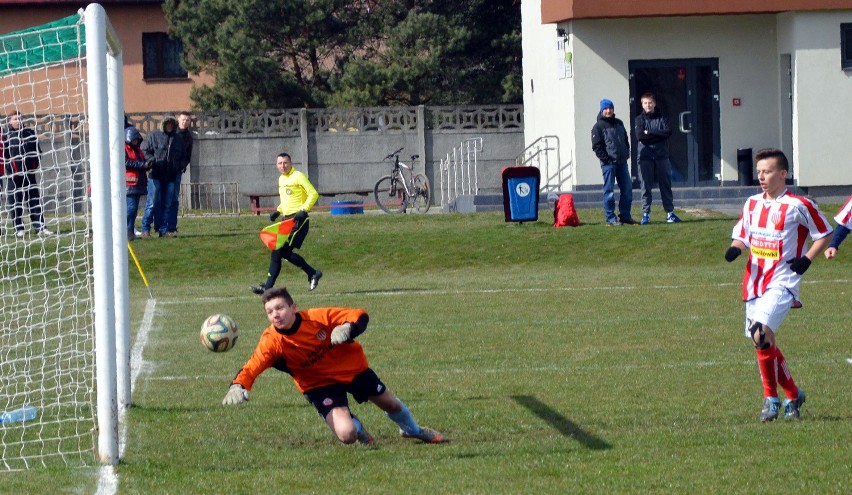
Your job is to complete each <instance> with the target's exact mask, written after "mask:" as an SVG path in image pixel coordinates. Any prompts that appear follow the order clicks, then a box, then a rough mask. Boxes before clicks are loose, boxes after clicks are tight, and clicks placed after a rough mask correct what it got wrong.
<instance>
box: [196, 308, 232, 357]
mask: <svg viewBox="0 0 852 495" xmlns="http://www.w3.org/2000/svg"><path fill="white" fill-rule="evenodd" d="M237 337H239V330H238V329H237V323H236V322H235V321H234V319H233V318H231V317H230V316H228V315H213V316H210V317H208V318H207V319H206V320H204V323H202V324H201V343H202V344H204V346H205V347H207V348H208V349H210V350H211V351H213V352H226V351H230V350H231V348H233V347H234V346H235V345H236V344H237Z"/></svg>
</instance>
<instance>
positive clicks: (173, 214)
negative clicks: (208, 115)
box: [169, 112, 192, 233]
mask: <svg viewBox="0 0 852 495" xmlns="http://www.w3.org/2000/svg"><path fill="white" fill-rule="evenodd" d="M190 124H192V119H191V118H190V115H189V112H181V113H179V114H178V131H177V132H178V134H180V135H181V137H182V138H183V143H184V153H185V154H186V165H184V167H183V169H181V171H180V172H178V174H177V176H175V178H174V180H173V181H172V184H171V186H169V187H170V188H171V189H172V198H171V205H172V207H171V209H170V210H169V225H171V228H172V231H173V232H175V233H176V232H177V222H178V218H177V217H178V209H179V208H180V184H181V181H182V179H183V174H185V173H186V167H188V166H189V163H190V161H191V160H192V132H191V131H190V130H189V126H190Z"/></svg>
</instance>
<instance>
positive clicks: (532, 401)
mask: <svg viewBox="0 0 852 495" xmlns="http://www.w3.org/2000/svg"><path fill="white" fill-rule="evenodd" d="M512 399H513V400H514V401H515V402H517V403H518V404H520V405H522V406H524V407H525V408H527V409H528V410H529V411H530V412H532V413H533V414H535V415H536V416H538V417H539V418H541V419H543V420H544V421H545V422H546V423H547V424H549V425H550V426H552V427H553V428H554V429H556V431H558V432H559V433H561V434H562V435H564V436H566V437H570V438H573V439H574V440H577V441H578V442H580V443H581V444H583V445H584V446H585V447H586V448H588V449H592V450H607V449H611V448H612V445H610V444H609V443H607V442H606V441H604V440H603V439H602V438H598V437H596V436H594V435H592V434H591V433H587V432H586V431H584V430H583V429H582V428H580V427H579V426H577V425H576V424H575V423H574V422H572V421H571V420H570V419H568V418H566V417H565V416H563V415H561V414H559V413H558V412H556V411H554V410H553V409H551V408H550V407H549V406H548V405H547V404H544V403H543V402H541V401H540V400H538V399H536V398H535V397H532V396H529V395H513V396H512Z"/></svg>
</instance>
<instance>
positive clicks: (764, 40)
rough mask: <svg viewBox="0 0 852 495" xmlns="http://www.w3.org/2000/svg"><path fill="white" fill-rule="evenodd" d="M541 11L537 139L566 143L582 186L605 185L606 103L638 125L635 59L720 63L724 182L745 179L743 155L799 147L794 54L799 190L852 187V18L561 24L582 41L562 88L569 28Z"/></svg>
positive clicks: (527, 79) (533, 112) (530, 131)
mask: <svg viewBox="0 0 852 495" xmlns="http://www.w3.org/2000/svg"><path fill="white" fill-rule="evenodd" d="M540 7H541V5H540V2H538V1H533V2H526V1H525V2H522V7H521V8H522V22H523V52H524V61H523V70H524V108H525V126H526V132H525V135H526V137H525V140H526V143H527V144H529V143H531V142H532V141H534V140H535V139H536V138H538V137H540V136H542V135H545V134H556V135H558V136H560V140H561V144H562V149H563V152H562V157H563V161H568V160H570V159H571V157H573V160H574V163H575V164H576V166H577V172H576V182H575V183H576V184H578V185H581V186H586V185H595V184H600V183H601V177H600V167H599V164H598V162H597V159H596V158H595V156H594V154H593V153H592V151H591V144H590V137H589V131H590V129H591V127H592V125H593V124H594V122H595V118H596V115H597V112H598V102H599V100H600V99H601V98H609V99H611V100H613V102H614V103H615V109H616V116H618V117H619V118H621V119H622V120H624V121H625V124H626V125H628V126H629V125H630V123H629V122H628V121H629V115H630V112H629V106H628V104H629V102H628V97H629V94H628V93H629V85H628V79H627V78H628V73H627V64H628V61H629V60H649V59H673V58H718V60H719V72H720V79H719V98H720V104H719V108H720V128H721V130H720V140H721V161H722V170H721V172H722V180H725V181H735V180H736V179H737V163H736V152H737V149H738V148H753V149H754V150H755V151H757V150H758V149H760V148H765V147H786V146H785V145H789V141H790V139H789V137H787V136H784V135H783V134H784V133H785V132H786V131H785V130H784V129H785V126H782V123H781V118H782V111H781V108H782V105H784V104H789V103H788V102H789V100H788V99H787V95H786V94H781V93H782V91H781V88H782V87H783V85H782V81H781V78H782V77H787V76H786V74H781V67H780V57H781V55H782V54H785V53H789V54H791V56H792V65H793V71H794V88H793V91H794V108H793V116H792V117H793V124H792V132H793V139H792V143H793V150H794V152H793V156H791V157H790V158H791V159H792V161H793V162H794V164H795V166H796V179H797V181H798V184H799V185H800V186H805V187H808V186H817V185H848V184H852V167H850V166H848V165H845V164H844V161H846V160H849V159H850V158H849V157H852V139H850V138H852V136H850V133H851V132H850V131H852V73H848V72H843V71H841V70H840V60H839V58H840V41H839V40H840V27H839V26H840V23H841V22H852V12H847V11H843V12H823V13H790V14H781V15H778V16H776V15H768V14H767V15H743V16H695V17H664V18H642V19H609V20H606V19H605V20H575V21H572V22H570V23H564V24H561V25H559V26H558V27H561V28H563V29H565V30H566V31H568V33H569V34H570V49H571V50H572V52H573V78H571V79H557V76H556V68H557V58H556V57H557V54H556V53H555V52H556V50H555V46H556V27H557V26H554V25H552V24H551V25H542V24H541V20H540V19H541V18H540ZM531 84H534V85H535V91H534V92H533V91H532V90H531ZM733 98H739V99H740V100H741V102H742V105H741V106H739V107H735V106H733ZM789 127H790V125H789V124H788V125H787V126H786V128H787V129H789ZM785 140H786V141H787V142H786V143H785ZM572 149H573V150H574V151H573V152H572V151H570V150H572Z"/></svg>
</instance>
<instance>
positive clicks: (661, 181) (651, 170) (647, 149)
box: [633, 93, 680, 225]
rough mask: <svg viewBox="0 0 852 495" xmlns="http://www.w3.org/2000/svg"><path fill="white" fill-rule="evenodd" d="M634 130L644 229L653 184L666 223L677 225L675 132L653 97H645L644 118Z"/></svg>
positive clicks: (649, 94)
mask: <svg viewBox="0 0 852 495" xmlns="http://www.w3.org/2000/svg"><path fill="white" fill-rule="evenodd" d="M633 129H634V130H635V131H636V139H638V140H639V152H638V153H637V160H638V161H639V170H640V172H641V173H642V190H643V193H642V225H645V224H647V223H649V222H650V221H651V189H653V187H654V181H655V180H656V181H657V186H658V187H659V188H660V199H661V200H662V202H663V209H664V210H666V222H668V223H677V222H680V218H678V216H677V215H675V212H674V202H673V200H672V162H671V160H669V149H668V145H667V143H666V142H667V141H668V139H669V137H670V136H671V135H672V128H671V126H670V125H669V119H667V118H666V117H665V116H664V115H663V114H662V113H660V111H659V110H658V109H657V99H656V97H655V96H654V93H645V94H643V95H642V114H641V115H639V116H637V117H636V121H635V122H634V125H633Z"/></svg>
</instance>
